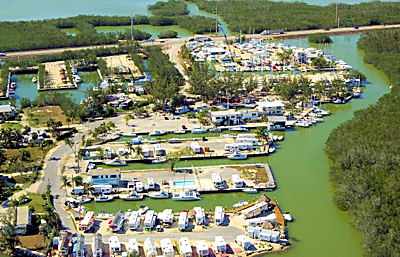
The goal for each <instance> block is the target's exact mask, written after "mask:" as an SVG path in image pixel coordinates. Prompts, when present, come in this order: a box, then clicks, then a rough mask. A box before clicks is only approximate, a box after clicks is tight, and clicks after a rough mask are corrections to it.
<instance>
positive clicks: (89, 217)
mask: <svg viewBox="0 0 400 257" xmlns="http://www.w3.org/2000/svg"><path fill="white" fill-rule="evenodd" d="M94 218H95V214H94V212H92V211H89V212H87V213H86V214H85V217H84V218H83V220H81V222H80V223H79V230H83V231H85V232H86V231H89V230H90V229H92V227H93V225H94V221H95V219H94Z"/></svg>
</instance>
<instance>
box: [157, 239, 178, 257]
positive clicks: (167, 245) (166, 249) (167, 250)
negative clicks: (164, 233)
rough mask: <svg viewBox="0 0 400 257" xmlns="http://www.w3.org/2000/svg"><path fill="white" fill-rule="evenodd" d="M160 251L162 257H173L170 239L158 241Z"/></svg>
mask: <svg viewBox="0 0 400 257" xmlns="http://www.w3.org/2000/svg"><path fill="white" fill-rule="evenodd" d="M160 245H161V251H162V252H163V256H166V257H174V255H175V252H174V247H173V246H172V242H171V239H169V238H164V239H162V240H161V241H160Z"/></svg>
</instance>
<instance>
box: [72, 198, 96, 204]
mask: <svg viewBox="0 0 400 257" xmlns="http://www.w3.org/2000/svg"><path fill="white" fill-rule="evenodd" d="M91 201H92V199H91V198H89V197H83V196H78V197H77V198H75V202H77V203H79V204H84V203H89V202H91Z"/></svg>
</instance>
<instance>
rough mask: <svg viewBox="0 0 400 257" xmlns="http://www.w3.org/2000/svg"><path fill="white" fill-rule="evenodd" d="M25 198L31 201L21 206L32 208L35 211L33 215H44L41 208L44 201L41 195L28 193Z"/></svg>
mask: <svg viewBox="0 0 400 257" xmlns="http://www.w3.org/2000/svg"><path fill="white" fill-rule="evenodd" d="M27 196H28V197H29V198H30V199H32V200H31V201H29V202H27V203H25V204H22V205H21V206H25V205H27V206H33V208H34V209H35V213H45V210H44V208H43V205H44V203H45V200H43V198H42V195H40V194H34V193H28V194H27Z"/></svg>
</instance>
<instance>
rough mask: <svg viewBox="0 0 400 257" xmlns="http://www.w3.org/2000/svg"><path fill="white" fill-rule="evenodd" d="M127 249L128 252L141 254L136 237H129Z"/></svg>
mask: <svg viewBox="0 0 400 257" xmlns="http://www.w3.org/2000/svg"><path fill="white" fill-rule="evenodd" d="M126 250H127V251H128V253H132V254H133V253H136V254H140V253H139V245H138V242H137V240H136V238H131V239H129V241H128V244H127V245H126Z"/></svg>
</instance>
